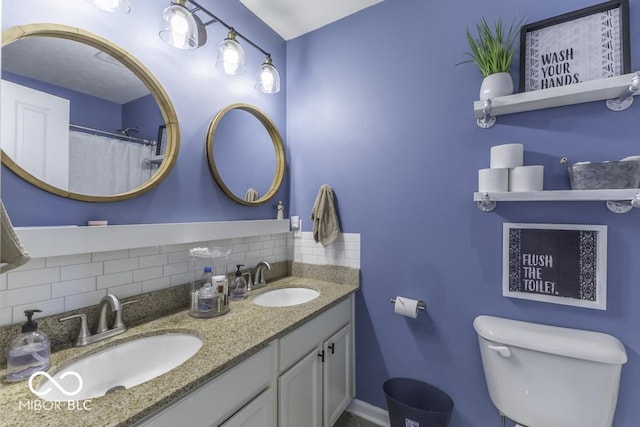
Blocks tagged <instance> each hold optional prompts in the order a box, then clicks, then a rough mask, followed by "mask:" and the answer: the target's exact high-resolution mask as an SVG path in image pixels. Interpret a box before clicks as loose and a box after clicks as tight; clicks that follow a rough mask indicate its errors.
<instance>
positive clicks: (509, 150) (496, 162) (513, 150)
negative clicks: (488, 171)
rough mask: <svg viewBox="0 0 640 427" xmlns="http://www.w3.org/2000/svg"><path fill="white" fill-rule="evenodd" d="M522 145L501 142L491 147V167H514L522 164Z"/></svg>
mask: <svg viewBox="0 0 640 427" xmlns="http://www.w3.org/2000/svg"><path fill="white" fill-rule="evenodd" d="M523 161H524V146H523V145H522V144H517V143H514V144H502V145H495V146H493V147H491V168H492V169H496V168H515V167H517V166H522V165H523Z"/></svg>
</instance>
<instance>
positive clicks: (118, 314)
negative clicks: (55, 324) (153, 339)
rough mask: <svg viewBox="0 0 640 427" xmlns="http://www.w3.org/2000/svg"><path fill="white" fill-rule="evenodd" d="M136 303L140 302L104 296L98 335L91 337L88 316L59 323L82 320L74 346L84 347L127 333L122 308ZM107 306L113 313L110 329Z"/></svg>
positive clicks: (64, 318)
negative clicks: (122, 300)
mask: <svg viewBox="0 0 640 427" xmlns="http://www.w3.org/2000/svg"><path fill="white" fill-rule="evenodd" d="M134 302H138V300H137V299H136V300H132V301H127V302H123V303H121V302H120V300H119V299H118V297H117V296H115V295H113V294H107V295H105V296H103V297H102V299H100V318H99V320H98V327H97V328H96V333H95V334H93V335H91V332H90V331H89V326H88V325H87V315H86V314H84V313H79V314H73V315H71V316H67V317H62V318H60V319H58V321H59V322H64V321H66V320H70V319H75V318H79V319H80V331H79V332H78V337H77V338H76V341H75V343H74V344H73V345H74V346H75V347H83V346H85V345H89V344H92V343H94V342H98V341H102V340H104V339H107V338H110V337H113V336H115V335H118V334H121V333H123V332H125V331H126V330H127V327H126V326H125V324H124V322H123V321H122V307H124V306H125V305H127V304H133V303H134ZM107 306H109V307H110V308H111V311H112V312H113V324H112V325H111V327H110V328H109V327H107Z"/></svg>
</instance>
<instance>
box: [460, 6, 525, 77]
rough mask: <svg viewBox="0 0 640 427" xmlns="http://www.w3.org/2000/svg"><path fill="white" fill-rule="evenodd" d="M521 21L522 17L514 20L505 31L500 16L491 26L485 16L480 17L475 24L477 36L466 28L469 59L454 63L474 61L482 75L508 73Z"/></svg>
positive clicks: (522, 20)
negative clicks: (469, 50) (517, 20)
mask: <svg viewBox="0 0 640 427" xmlns="http://www.w3.org/2000/svg"><path fill="white" fill-rule="evenodd" d="M523 22H524V18H523V19H521V20H520V21H519V22H515V21H514V22H513V23H511V26H509V30H508V31H507V32H506V33H505V28H504V27H503V25H502V18H499V19H498V20H497V21H496V22H495V24H494V25H493V27H491V25H489V23H488V22H487V20H486V19H485V18H482V19H481V20H480V22H479V23H478V24H477V25H476V29H477V31H478V38H474V37H473V35H472V34H471V31H469V29H468V28H467V41H468V42H469V47H470V48H471V52H467V53H466V54H467V55H469V56H470V57H471V59H469V60H466V61H462V62H460V63H458V64H456V65H460V64H466V63H469V62H475V64H476V65H477V66H478V68H479V69H480V73H482V76H483V77H487V76H490V75H491V74H495V73H508V72H509V70H510V68H511V60H512V59H513V55H514V54H515V52H516V47H517V45H516V41H517V40H518V35H519V34H520V27H521V25H522V24H523Z"/></svg>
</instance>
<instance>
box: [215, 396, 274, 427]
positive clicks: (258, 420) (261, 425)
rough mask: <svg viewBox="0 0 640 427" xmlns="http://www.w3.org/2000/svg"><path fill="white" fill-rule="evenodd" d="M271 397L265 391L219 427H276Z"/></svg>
mask: <svg viewBox="0 0 640 427" xmlns="http://www.w3.org/2000/svg"><path fill="white" fill-rule="evenodd" d="M273 395H274V392H273V390H272V389H268V390H266V391H265V392H263V393H262V394H261V395H259V396H258V397H256V398H255V399H253V400H252V401H251V403H249V404H248V405H247V406H245V407H244V408H242V409H241V410H240V411H239V412H238V413H236V414H235V415H234V416H233V417H231V418H230V419H228V420H227V421H226V422H225V423H224V424H222V425H221V426H220V427H276V422H275V411H274V404H275V402H274V398H273Z"/></svg>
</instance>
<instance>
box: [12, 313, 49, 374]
mask: <svg viewBox="0 0 640 427" xmlns="http://www.w3.org/2000/svg"><path fill="white" fill-rule="evenodd" d="M41 312H42V310H25V311H24V314H25V316H27V323H25V324H24V325H22V333H21V334H20V335H18V336H17V337H16V338H14V339H13V341H11V345H10V346H9V352H8V354H7V381H9V382H16V381H22V380H26V379H28V378H29V377H30V376H31V374H33V373H34V372H37V371H46V370H47V369H49V366H50V364H51V362H50V358H51V344H50V342H49V338H48V337H47V335H46V334H44V333H43V332H41V331H38V324H37V323H36V322H34V321H33V320H32V319H31V318H32V317H33V313H41Z"/></svg>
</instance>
